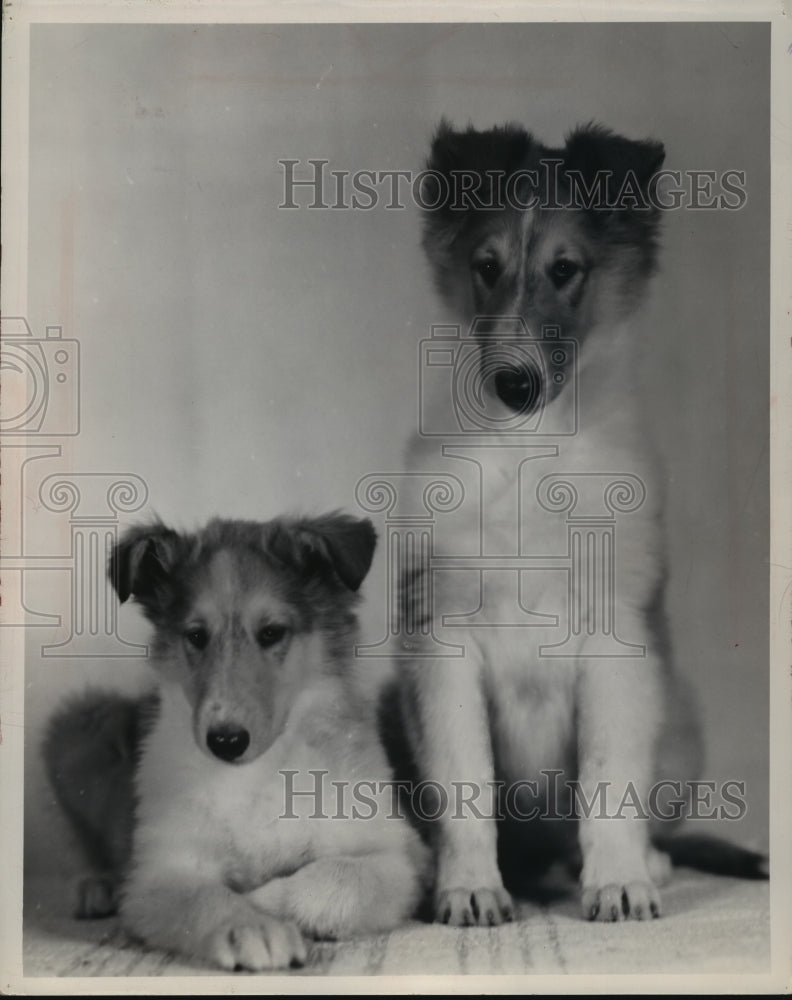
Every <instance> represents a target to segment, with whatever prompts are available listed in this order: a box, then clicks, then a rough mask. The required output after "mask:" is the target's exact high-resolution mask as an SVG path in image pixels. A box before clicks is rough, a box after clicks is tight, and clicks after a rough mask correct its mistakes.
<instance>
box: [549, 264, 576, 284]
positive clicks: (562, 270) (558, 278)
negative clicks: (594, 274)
mask: <svg viewBox="0 0 792 1000" xmlns="http://www.w3.org/2000/svg"><path fill="white" fill-rule="evenodd" d="M579 270H580V265H579V264H576V263H575V262H574V261H573V260H567V259H566V257H561V258H559V260H557V261H555V263H554V264H553V266H552V267H551V268H550V280H551V281H552V282H553V284H554V285H555V286H556V288H563V287H564V285H565V284H566V283H567V282H568V281H569V280H570V279H571V278H574V276H575V275H576V274H577V273H578V271H579Z"/></svg>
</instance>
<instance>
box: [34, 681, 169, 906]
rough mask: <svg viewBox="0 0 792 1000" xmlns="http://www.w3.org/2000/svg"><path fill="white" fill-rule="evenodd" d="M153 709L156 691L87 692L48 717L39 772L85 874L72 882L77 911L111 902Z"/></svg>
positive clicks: (124, 861) (128, 839) (126, 852)
mask: <svg viewBox="0 0 792 1000" xmlns="http://www.w3.org/2000/svg"><path fill="white" fill-rule="evenodd" d="M157 708H158V698H157V696H156V695H147V696H142V697H125V696H123V695H120V694H117V693H115V692H110V691H101V690H91V691H87V692H86V693H84V694H82V695H80V696H78V697H76V698H73V699H70V700H69V701H68V702H66V703H65V704H64V705H63V706H62V707H61V708H59V709H58V710H57V711H56V712H55V713H54V714H53V716H52V718H51V719H50V722H49V725H48V727H47V731H46V733H45V736H44V742H43V745H42V752H43V756H44V764H45V767H46V770H47V775H48V777H49V780H50V784H51V785H52V789H53V791H54V793H55V797H56V799H57V801H58V804H59V805H60V807H61V808H62V809H63V811H64V813H65V814H66V816H67V817H68V819H69V821H70V823H71V825H72V827H73V829H74V830H75V832H76V834H77V837H78V840H79V843H80V846H81V848H82V850H83V852H84V854H85V857H86V860H87V861H88V863H89V865H90V868H91V871H92V872H93V877H91V878H89V879H85V880H83V882H82V883H81V885H80V888H79V899H78V904H77V911H76V915H77V916H82V917H91V916H105V915H108V914H110V913H112V912H113V910H114V908H115V889H116V887H117V885H118V883H119V882H120V881H121V879H122V878H123V874H124V871H125V870H126V867H127V865H128V863H129V858H130V854H131V849H132V829H133V825H134V812H135V792H134V775H135V768H136V767H137V762H138V758H139V753H140V747H141V743H142V740H143V738H144V736H145V735H146V733H147V732H148V731H149V730H150V728H151V726H152V724H153V721H154V719H155V718H156V713H157Z"/></svg>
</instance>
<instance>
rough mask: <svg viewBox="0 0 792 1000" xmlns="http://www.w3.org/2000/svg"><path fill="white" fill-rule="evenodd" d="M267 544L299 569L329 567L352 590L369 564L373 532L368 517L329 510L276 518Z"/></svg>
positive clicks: (311, 571) (374, 540)
mask: <svg viewBox="0 0 792 1000" xmlns="http://www.w3.org/2000/svg"><path fill="white" fill-rule="evenodd" d="M269 545H270V547H271V549H272V551H273V552H274V553H275V555H276V556H277V557H278V558H279V559H281V560H283V561H284V562H285V563H287V564H288V565H291V566H294V567H295V568H296V569H298V570H300V571H301V572H303V573H307V574H318V575H326V574H327V572H328V571H331V572H332V573H333V575H334V576H335V577H337V578H338V579H339V580H340V581H341V583H343V585H344V586H345V587H346V588H347V589H348V590H352V591H356V590H358V589H359V588H360V585H361V583H363V580H364V579H365V578H366V574H367V573H368V571H369V569H370V568H371V560H372V559H373V557H374V549H375V548H376V545H377V533H376V531H375V530H374V525H373V524H372V523H371V521H369V520H368V519H358V518H354V517H350V516H349V515H347V514H340V513H333V514H326V515H325V516H324V517H317V518H304V519H301V520H299V521H289V522H278V523H277V525H276V526H275V530H274V531H273V533H272V535H271V537H270V539H269Z"/></svg>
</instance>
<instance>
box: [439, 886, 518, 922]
mask: <svg viewBox="0 0 792 1000" xmlns="http://www.w3.org/2000/svg"><path fill="white" fill-rule="evenodd" d="M511 920H514V906H513V904H512V901H511V896H509V894H508V892H506V890H505V889H503V888H497V889H473V890H471V889H449V890H447V891H445V892H441V893H440V894H439V895H438V897H437V901H436V903H435V921H436V922H437V923H440V924H449V925H450V926H452V927H473V926H478V927H496V926H498V924H502V923H504V922H508V921H511Z"/></svg>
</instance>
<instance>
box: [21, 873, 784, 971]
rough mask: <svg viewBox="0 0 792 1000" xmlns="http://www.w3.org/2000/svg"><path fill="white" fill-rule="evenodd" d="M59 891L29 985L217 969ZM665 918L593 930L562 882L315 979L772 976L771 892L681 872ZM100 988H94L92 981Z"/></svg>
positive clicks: (343, 952)
mask: <svg viewBox="0 0 792 1000" xmlns="http://www.w3.org/2000/svg"><path fill="white" fill-rule="evenodd" d="M70 901H71V894H70V891H69V887H68V886H67V885H65V884H61V885H53V884H45V883H43V882H40V881H39V882H32V883H31V884H29V885H28V886H27V892H26V901H25V923H24V971H25V976H26V977H27V976H31V977H36V976H56V977H71V976H184V975H213V974H216V973H215V972H214V970H212V969H209V968H204V967H201V966H199V965H196V964H189V963H185V962H183V961H182V960H180V959H178V958H174V957H173V956H170V955H166V954H163V953H158V952H153V951H144V950H142V949H140V948H139V947H137V946H136V945H135V944H133V943H132V942H131V941H129V940H128V939H127V938H126V936H125V934H124V932H123V931H122V930H121V929H120V927H119V926H118V921H117V920H116V919H114V918H113V919H109V920H99V921H77V920H74V919H72V918H71V917H70V915H69V908H70ZM663 906H664V915H663V917H662V918H661V919H659V920H653V921H651V922H647V923H636V922H629V923H620V924H590V923H586V922H585V921H583V920H581V919H580V918H579V916H578V908H577V901H576V896H575V887H574V885H573V884H572V883H571V882H566V881H565V880H558V881H557V882H556V883H555V884H553V885H552V886H550V887H548V888H546V889H545V891H544V892H543V894H542V896H541V897H539V899H537V900H533V901H530V902H527V901H525V902H521V903H520V904H519V907H518V919H517V921H516V922H515V923H513V924H507V925H505V926H503V927H499V928H491V929H490V928H486V929H485V928H481V929H479V928H465V929H454V928H449V927H443V926H439V925H427V924H422V923H418V922H413V923H411V924H408V925H406V926H405V927H403V928H401V929H399V930H398V931H394V932H393V933H391V934H385V935H378V936H375V937H371V938H365V939H362V940H359V941H354V942H338V943H335V944H329V943H322V944H315V945H313V946H312V948H311V952H310V955H309V964H308V966H307V968H305V969H302V970H299V974H301V975H306V974H309V975H311V974H313V975H329V976H339V975H350V976H361V975H364V976H365V975H378V976H379V975H412V974H416V975H417V974H460V973H462V974H464V973H467V974H476V973H477V974H488V975H492V974H540V973H553V974H564V973H567V974H574V973H650V972H651V973H688V974H691V973H721V974H723V973H726V974H740V973H760V974H761V973H764V972H768V971H769V959H770V931H769V903H768V884H767V883H766V882H750V881H741V880H738V879H731V878H721V877H717V876H712V875H703V874H699V873H695V872H691V871H687V870H683V869H680V870H678V871H677V872H676V873H675V876H674V880H673V882H672V883H671V885H669V886H667V887H666V888H665V890H664V892H663ZM97 986H98V984H97Z"/></svg>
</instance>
